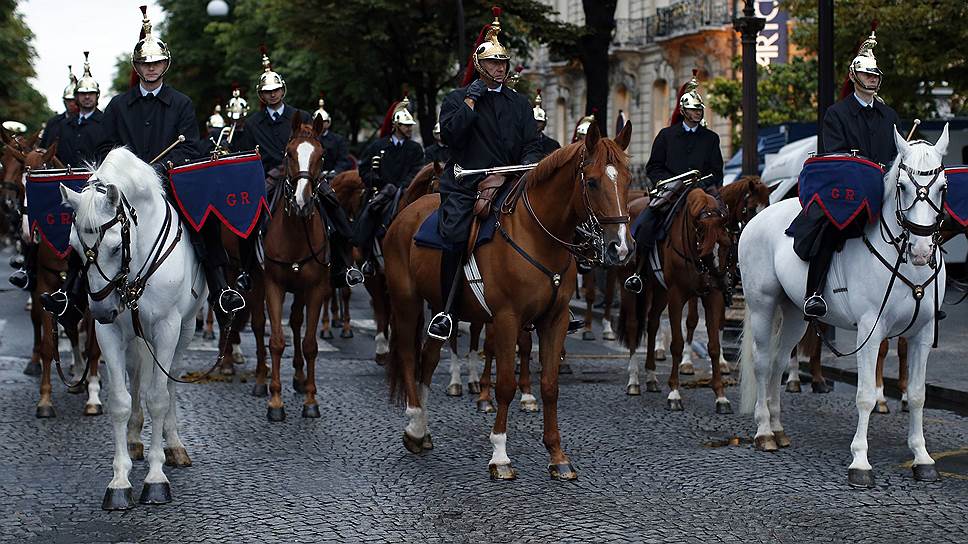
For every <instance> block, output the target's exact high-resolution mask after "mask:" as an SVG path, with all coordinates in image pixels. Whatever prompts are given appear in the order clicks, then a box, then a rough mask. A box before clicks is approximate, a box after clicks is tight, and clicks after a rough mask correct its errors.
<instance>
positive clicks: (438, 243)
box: [413, 181, 514, 251]
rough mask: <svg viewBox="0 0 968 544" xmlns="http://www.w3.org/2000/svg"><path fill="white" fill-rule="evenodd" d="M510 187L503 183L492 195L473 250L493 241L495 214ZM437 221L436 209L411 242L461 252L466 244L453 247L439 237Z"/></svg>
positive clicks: (509, 183) (495, 230) (438, 212)
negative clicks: (492, 197) (488, 213)
mask: <svg viewBox="0 0 968 544" xmlns="http://www.w3.org/2000/svg"><path fill="white" fill-rule="evenodd" d="M512 185H514V184H513V183H512V182H511V181H505V182H504V185H503V186H502V187H501V189H500V190H499V191H498V192H497V193H496V194H495V195H494V200H493V201H492V202H491V213H490V215H488V216H487V219H484V220H482V221H481V228H480V229H478V231H477V241H476V242H474V249H477V248H479V247H481V246H482V245H484V244H486V243H488V242H490V241H491V240H493V239H494V233H495V232H497V214H498V212H499V211H500V208H501V205H502V204H504V199H505V198H507V196H508V192H509V191H510V190H511V186H512ZM471 220H472V221H476V219H474V218H471ZM439 221H440V209H436V210H434V212H433V213H432V214H430V215H429V216H427V218H426V219H424V222H423V223H422V224H421V225H420V228H419V229H417V234H415V235H414V237H413V241H414V242H415V243H416V244H417V245H418V246H420V247H425V248H428V249H438V250H441V251H462V250H463V249H464V247H465V246H466V244H460V247H455V246H453V245H451V244H450V243H449V242H447V241H446V240H444V239H443V237H441V236H440V229H439V228H438V223H439Z"/></svg>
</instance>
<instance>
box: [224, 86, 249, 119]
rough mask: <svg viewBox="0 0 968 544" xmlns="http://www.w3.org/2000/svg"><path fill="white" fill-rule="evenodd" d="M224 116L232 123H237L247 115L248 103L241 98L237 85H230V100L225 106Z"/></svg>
mask: <svg viewBox="0 0 968 544" xmlns="http://www.w3.org/2000/svg"><path fill="white" fill-rule="evenodd" d="M225 114H226V115H228V116H229V119H231V120H233V121H238V120H239V119H242V118H244V117H245V116H246V115H248V114H249V103H248V102H246V101H245V99H244V98H242V91H240V90H239V85H238V84H234V85H232V98H231V99H229V103H228V104H226V105H225Z"/></svg>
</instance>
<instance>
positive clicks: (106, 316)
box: [91, 307, 119, 325]
mask: <svg viewBox="0 0 968 544" xmlns="http://www.w3.org/2000/svg"><path fill="white" fill-rule="evenodd" d="M118 315H119V312H118V310H117V308H111V309H110V310H107V309H103V310H102V309H96V308H94V307H92V308H91V316H93V317H94V319H95V320H97V322H98V323H100V324H102V325H110V324H111V323H114V320H115V319H117V318H118Z"/></svg>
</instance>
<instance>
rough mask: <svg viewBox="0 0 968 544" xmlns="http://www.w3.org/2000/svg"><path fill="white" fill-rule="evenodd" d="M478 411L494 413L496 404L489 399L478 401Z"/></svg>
mask: <svg viewBox="0 0 968 544" xmlns="http://www.w3.org/2000/svg"><path fill="white" fill-rule="evenodd" d="M477 411H478V412H481V413H484V414H493V413H494V405H493V404H491V401H489V400H479V401H477Z"/></svg>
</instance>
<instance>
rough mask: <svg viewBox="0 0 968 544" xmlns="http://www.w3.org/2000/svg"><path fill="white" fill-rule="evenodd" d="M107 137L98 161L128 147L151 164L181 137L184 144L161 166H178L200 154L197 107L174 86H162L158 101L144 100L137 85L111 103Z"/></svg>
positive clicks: (104, 121)
mask: <svg viewBox="0 0 968 544" xmlns="http://www.w3.org/2000/svg"><path fill="white" fill-rule="evenodd" d="M101 126H102V127H103V128H104V136H103V138H102V140H101V141H100V143H99V145H98V158H99V159H100V160H103V159H104V157H105V156H106V155H107V154H108V152H109V151H111V150H112V149H114V148H115V147H119V146H122V145H123V146H127V147H128V149H130V150H131V152H132V153H134V154H135V155H137V156H138V158H140V159H141V160H143V161H145V162H149V161H151V160H152V159H154V158H155V157H157V156H158V154H159V153H161V152H162V151H164V150H165V148H167V147H168V146H170V145H171V144H173V143H174V142H175V140H176V139H178V136H179V135H183V136H185V142H184V143H182V144H179V145H177V146H175V148H174V149H172V150H171V151H169V152H168V154H167V155H165V156H164V157H162V158H161V159H159V162H168V161H171V162H172V163H173V164H175V165H178V164H181V163H183V162H185V161H186V160H191V159H194V158H195V157H196V156H197V154H198V144H197V142H198V122H197V121H196V119H195V107H194V106H193V105H192V101H191V99H190V98H188V97H187V96H185V95H183V94H182V93H180V92H178V91H176V90H175V89H173V88H172V87H171V85H167V84H165V85H162V86H161V89H160V90H159V91H158V96H157V97H143V96H141V90H140V87H139V86H138V85H136V86H135V87H134V88H133V89H131V90H130V91H128V92H126V93H122V94H119V95H117V96H115V97H114V98H112V99H111V102H110V103H109V104H108V107H107V108H106V109H105V110H104V117H103V118H102V120H101Z"/></svg>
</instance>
